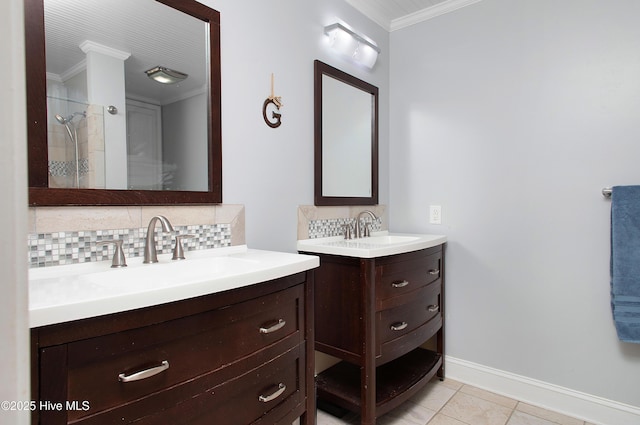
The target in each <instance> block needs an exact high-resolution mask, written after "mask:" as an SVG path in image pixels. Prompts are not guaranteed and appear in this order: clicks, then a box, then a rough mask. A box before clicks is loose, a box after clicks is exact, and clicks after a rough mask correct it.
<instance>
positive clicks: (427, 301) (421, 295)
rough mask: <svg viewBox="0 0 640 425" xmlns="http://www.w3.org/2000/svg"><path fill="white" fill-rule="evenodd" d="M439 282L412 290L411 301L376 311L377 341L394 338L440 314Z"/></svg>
mask: <svg viewBox="0 0 640 425" xmlns="http://www.w3.org/2000/svg"><path fill="white" fill-rule="evenodd" d="M440 288H441V285H440V283H439V282H435V283H432V284H430V285H427V286H423V287H422V288H420V289H418V290H416V291H413V292H412V293H411V294H408V295H411V299H412V301H411V302H408V303H406V304H403V305H400V306H397V307H394V308H390V309H387V310H382V311H379V312H378V313H376V318H377V326H376V333H377V340H378V343H380V344H383V343H385V342H388V341H391V340H395V339H397V338H399V337H401V336H403V335H405V334H407V333H409V332H411V331H413V330H415V329H417V328H419V327H420V326H422V325H423V324H425V323H426V322H428V321H429V320H431V319H432V318H433V317H434V316H436V315H439V314H440V292H441V291H440Z"/></svg>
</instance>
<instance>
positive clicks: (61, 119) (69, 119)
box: [56, 112, 87, 125]
mask: <svg viewBox="0 0 640 425" xmlns="http://www.w3.org/2000/svg"><path fill="white" fill-rule="evenodd" d="M78 115H79V116H81V117H82V118H86V116H87V113H86V112H74V113H73V114H71V115H69V116H68V117H63V116H62V115H60V114H56V120H57V121H58V122H59V123H60V124H62V125H67V124H70V123H71V122H72V121H73V119H74V118H75V117H76V116H78Z"/></svg>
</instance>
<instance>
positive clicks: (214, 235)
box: [28, 224, 231, 268]
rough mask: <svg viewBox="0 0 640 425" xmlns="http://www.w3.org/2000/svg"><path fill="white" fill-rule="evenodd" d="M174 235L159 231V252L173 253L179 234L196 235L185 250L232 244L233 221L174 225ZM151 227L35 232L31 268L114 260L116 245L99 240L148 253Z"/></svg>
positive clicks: (131, 251)
mask: <svg viewBox="0 0 640 425" xmlns="http://www.w3.org/2000/svg"><path fill="white" fill-rule="evenodd" d="M173 227H174V230H175V232H173V233H172V234H169V233H165V232H159V231H158V232H156V246H157V251H158V254H166V253H171V252H172V250H173V246H174V244H175V242H174V241H175V235H195V236H194V237H193V238H190V239H184V240H183V241H182V244H183V247H184V250H185V251H193V250H196V249H209V248H222V247H227V246H231V225H230V224H204V225H189V226H173ZM146 234H147V228H146V227H144V228H142V227H140V228H136V229H112V230H92V231H74V232H55V233H31V234H29V240H28V255H29V267H31V268H35V267H48V266H59V265H65V264H75V263H86V262H89V261H104V260H111V258H112V257H113V250H114V248H113V246H109V245H106V246H96V242H98V241H107V240H112V239H121V240H122V241H123V242H122V249H123V251H124V254H125V257H126V258H133V257H141V256H143V255H144V245H145V236H146Z"/></svg>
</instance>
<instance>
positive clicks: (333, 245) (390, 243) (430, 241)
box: [297, 232, 447, 258]
mask: <svg viewBox="0 0 640 425" xmlns="http://www.w3.org/2000/svg"><path fill="white" fill-rule="evenodd" d="M446 241H447V237H446V236H444V235H423V234H402V233H389V232H375V233H372V235H371V236H369V237H364V238H358V239H344V238H343V237H342V236H333V237H328V238H316V239H303V240H299V241H298V245H297V248H298V251H300V252H309V253H316V254H331V255H342V256H346V257H358V258H375V257H383V256H385V255H394V254H402V253H404V252H411V251H417V250H420V249H426V248H431V247H433V246H437V245H441V244H443V243H445V242H446Z"/></svg>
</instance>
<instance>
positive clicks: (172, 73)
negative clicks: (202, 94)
mask: <svg viewBox="0 0 640 425" xmlns="http://www.w3.org/2000/svg"><path fill="white" fill-rule="evenodd" d="M144 73H145V74H147V77H149V78H151V79H152V80H155V81H157V82H159V83H162V84H175V83H179V82H180V81H183V80H186V79H187V77H188V76H189V74H185V73H184V72H180V71H176V70H173V69H169V68H167V67H164V66H160V65H158V66H154V67H153V68H151V69H148V70H146V71H145V72H144Z"/></svg>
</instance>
